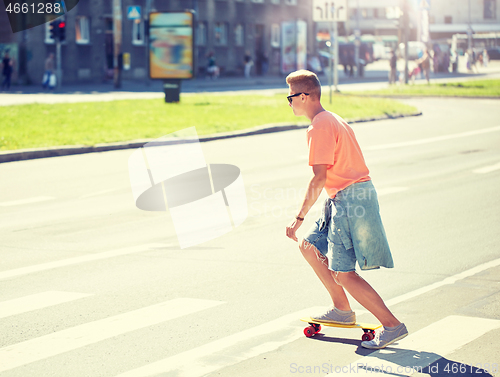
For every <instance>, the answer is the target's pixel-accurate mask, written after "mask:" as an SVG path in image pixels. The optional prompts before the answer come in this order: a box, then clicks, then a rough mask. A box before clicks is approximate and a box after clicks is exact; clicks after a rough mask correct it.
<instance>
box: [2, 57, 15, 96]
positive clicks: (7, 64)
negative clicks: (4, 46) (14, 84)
mask: <svg viewBox="0 0 500 377" xmlns="http://www.w3.org/2000/svg"><path fill="white" fill-rule="evenodd" d="M13 66H14V63H13V62H12V59H11V57H10V56H9V51H5V54H4V57H3V59H2V75H4V77H5V78H4V79H3V81H2V90H3V88H7V90H9V89H10V78H11V76H12V71H13V70H14V68H13Z"/></svg>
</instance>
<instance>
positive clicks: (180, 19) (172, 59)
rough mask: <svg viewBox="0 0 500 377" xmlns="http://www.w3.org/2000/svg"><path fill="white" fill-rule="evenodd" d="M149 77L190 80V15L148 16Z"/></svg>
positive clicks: (191, 68)
mask: <svg viewBox="0 0 500 377" xmlns="http://www.w3.org/2000/svg"><path fill="white" fill-rule="evenodd" d="M149 77H150V78H152V79H190V78H192V77H193V14H192V13H191V12H165V13H150V15H149Z"/></svg>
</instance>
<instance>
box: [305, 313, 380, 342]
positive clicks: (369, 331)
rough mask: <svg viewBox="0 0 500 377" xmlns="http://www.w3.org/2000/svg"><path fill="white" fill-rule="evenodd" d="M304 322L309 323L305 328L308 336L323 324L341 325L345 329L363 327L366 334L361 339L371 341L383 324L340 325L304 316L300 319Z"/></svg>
mask: <svg viewBox="0 0 500 377" xmlns="http://www.w3.org/2000/svg"><path fill="white" fill-rule="evenodd" d="M300 320H301V321H303V322H307V323H309V326H308V327H306V328H305V329H304V335H305V336H307V337H308V338H310V337H312V336H314V335H316V334H317V333H319V332H320V331H321V325H323V326H329V327H340V328H343V329H357V328H359V329H363V331H364V334H363V336H361V340H366V341H370V340H372V339H373V338H375V330H376V329H378V328H380V327H382V325H374V324H371V323H355V324H354V325H340V324H337V323H329V322H322V321H317V320H314V319H312V318H311V317H303V318H301V319H300Z"/></svg>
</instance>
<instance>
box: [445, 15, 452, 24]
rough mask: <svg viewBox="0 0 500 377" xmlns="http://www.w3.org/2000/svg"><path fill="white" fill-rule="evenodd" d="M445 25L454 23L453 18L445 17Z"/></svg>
mask: <svg viewBox="0 0 500 377" xmlns="http://www.w3.org/2000/svg"><path fill="white" fill-rule="evenodd" d="M444 23H445V24H452V23H453V17H452V16H444Z"/></svg>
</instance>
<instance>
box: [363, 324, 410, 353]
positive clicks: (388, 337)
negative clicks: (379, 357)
mask: <svg viewBox="0 0 500 377" xmlns="http://www.w3.org/2000/svg"><path fill="white" fill-rule="evenodd" d="M407 335H408V330H407V329H406V326H405V324H404V323H401V324H400V325H398V326H396V328H394V329H393V330H387V328H385V327H384V330H382V331H380V332H378V333H377V335H375V339H373V340H370V341H369V342H367V341H365V342H361V346H363V347H365V348H370V349H372V350H379V349H381V348H385V347H387V346H388V345H389V344H392V343H394V342H397V341H398V340H401V339H403V338H404V337H406V336H407Z"/></svg>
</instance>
